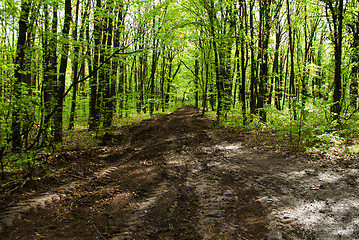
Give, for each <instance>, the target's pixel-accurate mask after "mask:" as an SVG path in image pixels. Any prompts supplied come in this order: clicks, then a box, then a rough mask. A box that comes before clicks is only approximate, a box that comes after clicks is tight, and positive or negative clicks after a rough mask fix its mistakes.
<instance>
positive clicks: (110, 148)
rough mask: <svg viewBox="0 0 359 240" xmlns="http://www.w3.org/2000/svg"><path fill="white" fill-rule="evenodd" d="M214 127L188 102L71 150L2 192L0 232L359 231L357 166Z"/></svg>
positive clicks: (257, 235)
mask: <svg viewBox="0 0 359 240" xmlns="http://www.w3.org/2000/svg"><path fill="white" fill-rule="evenodd" d="M209 125H210V120H209V119H208V118H207V117H205V116H201V115H200V110H199V109H196V108H194V107H193V106H186V107H183V108H180V109H178V110H177V111H175V112H174V113H172V114H169V115H157V116H155V117H153V118H151V119H149V120H145V121H143V122H142V123H139V124H135V125H133V126H130V127H128V128H127V133H126V134H124V135H119V136H106V137H105V139H104V146H103V147H101V148H97V149H93V150H91V151H86V152H82V153H76V152H68V153H66V154H63V155H62V156H60V157H61V158H62V159H65V160H66V161H67V164H66V165H64V167H63V168H60V169H58V170H57V171H56V172H54V173H53V174H51V175H49V176H47V177H46V178H43V179H41V180H38V181H31V182H28V183H26V184H25V185H24V186H23V188H21V189H19V190H17V191H15V192H12V193H11V194H7V195H6V196H3V197H2V204H3V206H2V207H1V212H0V222H1V226H0V239H113V240H117V239H359V191H358V186H359V180H358V179H359V178H358V176H359V171H358V169H357V168H354V167H340V166H337V165H330V164H329V165H328V164H321V163H320V162H319V160H314V159H310V158H307V157H303V156H298V155H292V154H283V153H275V152H273V151H263V149H262V150H258V149H255V147H253V146H250V144H246V139H245V136H246V135H239V134H229V133H226V132H224V131H222V130H213V129H210V128H209V127H208V126H209ZM269 144H270V143H269Z"/></svg>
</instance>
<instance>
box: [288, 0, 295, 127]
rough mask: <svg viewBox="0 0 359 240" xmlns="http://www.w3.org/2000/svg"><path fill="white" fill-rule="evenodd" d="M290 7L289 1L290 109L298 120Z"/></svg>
mask: <svg viewBox="0 0 359 240" xmlns="http://www.w3.org/2000/svg"><path fill="white" fill-rule="evenodd" d="M289 7H290V5H289V0H287V22H288V38H289V50H290V76H289V109H290V110H291V111H292V113H293V117H294V119H295V120H296V119H297V113H296V109H295V106H294V105H295V102H296V100H295V95H296V94H295V93H296V91H295V83H294V80H295V73H294V42H293V34H292V25H291V18H290V8H289Z"/></svg>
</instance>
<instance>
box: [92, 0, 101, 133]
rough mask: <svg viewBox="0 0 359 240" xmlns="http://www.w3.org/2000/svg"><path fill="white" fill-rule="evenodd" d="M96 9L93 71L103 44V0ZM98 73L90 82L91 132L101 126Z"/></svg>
mask: <svg viewBox="0 0 359 240" xmlns="http://www.w3.org/2000/svg"><path fill="white" fill-rule="evenodd" d="M96 8H97V10H96V11H95V16H96V17H95V24H94V30H93V31H94V32H93V35H94V43H95V46H94V58H93V69H97V67H98V64H99V58H100V43H101V35H102V33H101V21H102V20H101V14H100V11H101V10H100V9H101V0H97V1H96ZM97 87H98V71H96V72H94V74H93V75H92V78H91V80H90V89H91V91H90V92H91V93H90V106H89V107H90V111H89V112H90V116H89V130H90V131H97V130H98V127H99V125H100V118H99V109H98V103H97V101H99V99H98V90H97Z"/></svg>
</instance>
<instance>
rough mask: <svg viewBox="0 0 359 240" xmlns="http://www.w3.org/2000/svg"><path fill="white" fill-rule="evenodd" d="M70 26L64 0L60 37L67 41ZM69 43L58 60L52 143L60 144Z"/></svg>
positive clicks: (68, 12) (67, 6)
mask: <svg viewBox="0 0 359 240" xmlns="http://www.w3.org/2000/svg"><path fill="white" fill-rule="evenodd" d="M70 24H71V0H65V20H64V26H63V29H62V37H63V38H64V39H67V38H68V37H69V33H70ZM69 47H70V46H69V43H68V42H67V41H65V42H64V43H63V45H62V55H61V60H60V68H59V77H58V82H57V84H56V91H55V94H56V101H57V106H58V107H57V110H56V113H55V114H54V123H55V126H54V141H55V142H62V126H63V104H64V99H63V96H64V93H65V79H66V68H67V60H68V52H69Z"/></svg>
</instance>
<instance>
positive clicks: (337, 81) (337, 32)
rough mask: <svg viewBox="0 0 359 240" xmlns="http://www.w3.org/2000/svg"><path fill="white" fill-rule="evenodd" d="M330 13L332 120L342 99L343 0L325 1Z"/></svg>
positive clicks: (338, 117)
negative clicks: (333, 64)
mask: <svg viewBox="0 0 359 240" xmlns="http://www.w3.org/2000/svg"><path fill="white" fill-rule="evenodd" d="M327 6H328V7H329V9H330V12H331V14H332V20H333V25H334V39H333V40H334V59H335V73H334V93H333V106H332V108H331V112H332V115H333V119H334V120H340V112H341V99H342V75H341V74H342V71H341V67H342V43H343V0H337V2H336V6H335V7H334V6H333V4H332V2H327Z"/></svg>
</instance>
